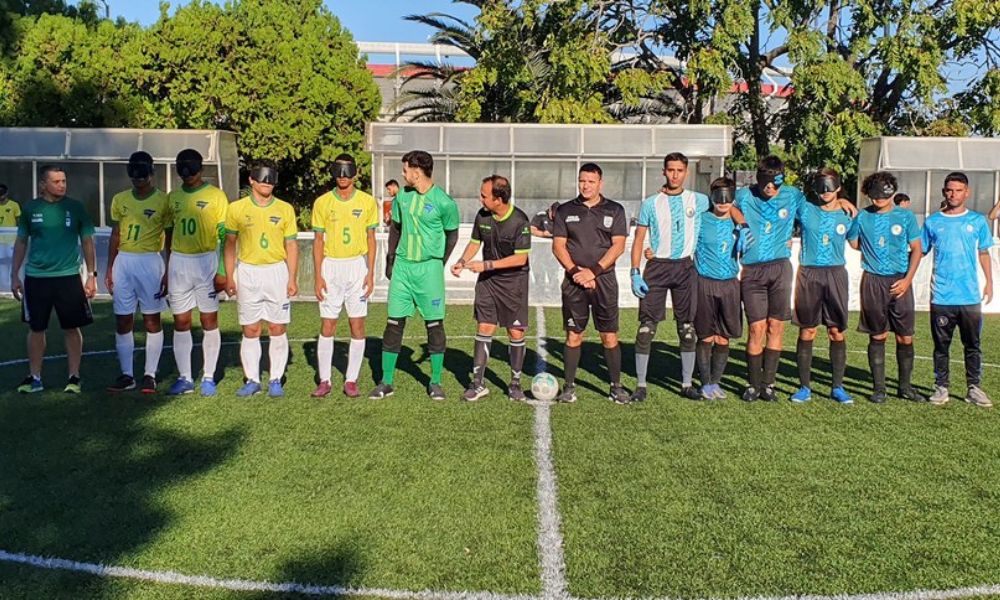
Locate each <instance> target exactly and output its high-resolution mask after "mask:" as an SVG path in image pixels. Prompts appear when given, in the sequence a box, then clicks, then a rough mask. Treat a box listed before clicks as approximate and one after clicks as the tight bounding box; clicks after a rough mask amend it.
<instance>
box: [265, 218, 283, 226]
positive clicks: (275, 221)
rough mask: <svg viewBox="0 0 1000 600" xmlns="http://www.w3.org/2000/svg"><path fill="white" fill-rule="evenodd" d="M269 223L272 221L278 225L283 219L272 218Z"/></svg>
mask: <svg viewBox="0 0 1000 600" xmlns="http://www.w3.org/2000/svg"><path fill="white" fill-rule="evenodd" d="M268 221H270V222H271V223H272V224H274V225H277V224H278V223H279V222H281V217H271V218H270V219H268Z"/></svg>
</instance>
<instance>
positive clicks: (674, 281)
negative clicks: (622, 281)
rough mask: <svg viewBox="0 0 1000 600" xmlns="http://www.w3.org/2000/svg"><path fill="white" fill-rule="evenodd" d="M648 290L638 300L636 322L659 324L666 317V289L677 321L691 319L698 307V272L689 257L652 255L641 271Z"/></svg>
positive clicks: (685, 321) (689, 320)
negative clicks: (675, 257) (674, 258)
mask: <svg viewBox="0 0 1000 600" xmlns="http://www.w3.org/2000/svg"><path fill="white" fill-rule="evenodd" d="M642 278H643V279H644V280H646V285H648V286H649V291H648V292H646V297H645V298H640V299H639V322H640V323H659V322H660V321H662V320H663V319H665V318H666V317H667V292H668V291H669V292H670V302H671V304H672V306H673V308H674V319H676V320H677V321H678V322H679V323H690V322H692V321H694V315H695V312H696V310H697V306H698V272H697V271H696V270H695V268H694V261H693V260H691V258H681V259H677V260H671V259H668V258H654V259H651V260H650V261H649V262H647V263H646V271H645V272H644V273H643V274H642Z"/></svg>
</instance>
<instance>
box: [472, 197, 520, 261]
mask: <svg viewBox="0 0 1000 600" xmlns="http://www.w3.org/2000/svg"><path fill="white" fill-rule="evenodd" d="M472 241H474V242H478V243H479V244H481V245H482V249H483V260H500V259H501V258H507V257H508V256H511V255H514V254H527V253H529V252H531V229H530V228H529V226H528V215H526V214H524V211H523V210H521V209H520V208H517V207H516V206H513V205H511V206H510V209H509V212H508V213H507V215H506V216H503V217H500V218H499V219H497V218H496V217H494V216H493V213H492V212H490V211H488V210H486V209H485V208H484V209H482V210H480V211H479V212H478V213H476V220H475V221H474V222H473V224H472ZM527 270H528V265H527V264H525V265H524V266H521V267H511V268H507V269H497V270H495V271H483V272H482V273H480V274H479V278H480V279H488V278H490V277H496V276H498V275H504V274H513V273H521V272H525V271H527Z"/></svg>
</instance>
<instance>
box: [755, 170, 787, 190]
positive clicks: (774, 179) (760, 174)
mask: <svg viewBox="0 0 1000 600" xmlns="http://www.w3.org/2000/svg"><path fill="white" fill-rule="evenodd" d="M769 183H773V184H774V187H776V188H779V187H781V184H783V183H785V174H784V173H775V172H774V171H757V187H759V188H760V189H764V188H766V187H767V184H769Z"/></svg>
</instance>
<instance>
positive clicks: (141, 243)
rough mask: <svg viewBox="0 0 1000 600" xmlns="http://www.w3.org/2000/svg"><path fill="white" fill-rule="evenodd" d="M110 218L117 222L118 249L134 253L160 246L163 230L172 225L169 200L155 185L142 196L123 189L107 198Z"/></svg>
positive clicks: (153, 249) (144, 252)
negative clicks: (108, 199) (109, 204)
mask: <svg viewBox="0 0 1000 600" xmlns="http://www.w3.org/2000/svg"><path fill="white" fill-rule="evenodd" d="M111 220H112V221H113V222H115V223H117V224H118V240H119V242H118V249H119V250H121V251H122V252H133V253H136V254H146V253H155V252H159V251H160V250H162V249H163V232H164V230H167V229H170V228H171V227H173V226H174V221H173V217H171V216H170V201H169V200H168V199H167V195H166V194H165V193H164V192H161V191H160V190H158V189H155V188H154V189H153V191H152V192H150V194H149V195H148V196H146V197H145V198H139V197H138V196H136V194H135V190H125V191H124V192H119V193H117V194H115V196H114V198H112V199H111Z"/></svg>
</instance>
